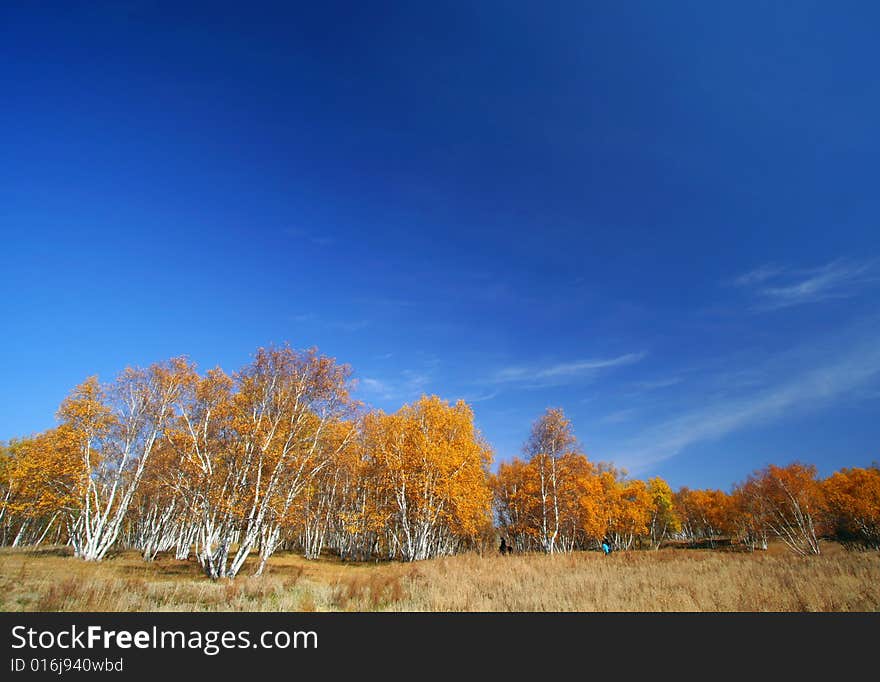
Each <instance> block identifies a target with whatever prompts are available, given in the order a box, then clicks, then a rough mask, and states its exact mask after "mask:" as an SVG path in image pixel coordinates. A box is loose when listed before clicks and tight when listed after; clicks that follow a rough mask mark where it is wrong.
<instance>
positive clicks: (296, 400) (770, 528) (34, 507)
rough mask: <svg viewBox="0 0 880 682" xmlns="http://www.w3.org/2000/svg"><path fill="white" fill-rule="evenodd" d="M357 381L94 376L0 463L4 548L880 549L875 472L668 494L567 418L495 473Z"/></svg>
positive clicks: (372, 554) (258, 363)
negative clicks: (674, 544) (612, 459)
mask: <svg viewBox="0 0 880 682" xmlns="http://www.w3.org/2000/svg"><path fill="white" fill-rule="evenodd" d="M352 390H353V381H352V377H351V370H350V368H349V367H347V366H345V365H340V364H338V363H336V362H335V360H333V359H332V358H328V357H326V356H322V355H320V354H319V353H318V352H317V351H316V350H307V351H298V350H294V349H291V348H290V347H287V346H284V347H280V348H268V349H260V350H258V351H257V353H256V354H255V356H254V359H253V361H252V362H250V363H249V364H248V365H247V366H245V367H243V368H242V369H241V370H239V371H238V372H236V373H234V374H233V375H231V376H230V375H227V374H226V373H224V372H223V371H222V370H221V369H219V368H217V369H212V370H210V371H208V372H205V373H204V374H200V373H199V372H198V371H197V370H196V367H195V366H194V365H193V364H192V363H190V362H189V361H188V360H186V359H185V358H175V359H172V360H169V361H167V362H163V363H157V364H154V365H152V366H150V367H148V368H145V369H140V368H129V369H126V370H125V371H124V372H123V373H122V374H121V375H120V376H119V377H118V378H117V379H116V381H114V382H112V383H110V384H107V385H104V384H101V383H99V382H98V380H97V378H95V377H92V378H89V379H87V380H86V381H85V382H83V383H82V384H80V385H79V386H77V387H76V388H75V389H74V390H73V391H72V392H71V394H70V395H69V396H68V397H67V398H66V399H65V400H64V402H63V403H62V405H61V407H60V408H59V410H58V415H57V416H58V421H59V424H58V426H57V427H56V428H54V429H51V430H49V431H46V432H44V433H40V434H37V435H34V436H32V437H29V438H23V439H19V440H14V441H12V442H10V443H8V444H7V445H6V446H3V447H2V449H0V543H2V544H3V545H11V546H25V545H38V544H40V543H52V544H66V545H69V546H71V547H72V548H73V551H74V553H75V555H76V556H78V557H81V558H83V559H86V560H100V559H102V558H104V557H105V556H106V555H107V553H108V552H109V551H111V550H116V549H132V548H134V549H137V550H139V551H140V552H142V553H143V556H144V558H145V559H146V560H151V559H153V558H155V557H156V555H157V554H158V553H159V552H171V553H173V554H174V555H175V556H177V557H178V558H181V559H184V558H189V557H194V558H195V559H196V560H197V561H198V562H199V564H200V565H201V566H202V568H203V569H204V571H205V573H206V574H207V575H208V576H210V577H212V578H219V577H233V576H235V575H236V574H238V573H239V571H240V570H241V569H242V566H243V565H244V563H245V561H246V560H248V559H249V558H255V561H254V562H253V564H254V570H255V572H256V573H258V574H259V573H262V571H263V570H264V568H265V566H266V562H267V561H268V559H269V558H270V557H271V556H272V554H273V553H274V552H275V551H277V550H278V549H279V548H284V549H290V550H297V551H300V552H302V553H303V554H304V555H305V556H306V557H309V558H316V557H318V556H320V555H321V553H322V552H324V551H331V552H333V553H336V554H337V555H339V556H341V557H343V558H345V559H355V560H368V559H392V560H393V559H400V560H405V561H413V560H418V559H426V558H430V557H435V556H439V555H443V554H452V553H456V552H459V551H463V550H467V549H474V548H484V547H486V546H487V545H491V544H494V542H495V540H494V538H495V537H496V533H497V532H499V531H500V532H501V533H502V534H504V535H506V536H507V537H508V538H509V540H510V542H511V543H512V544H513V545H514V546H515V547H516V548H517V549H519V550H520V551H530V550H539V551H545V552H549V553H553V552H557V551H571V550H575V549H590V548H593V547H595V546H596V545H597V543H599V542H601V541H602V540H603V539H607V540H609V541H611V542H612V543H613V544H614V545H615V546H617V547H618V548H632V547H658V546H659V545H660V544H661V543H662V542H663V541H664V540H667V539H669V538H678V539H685V540H691V541H707V542H709V543H714V542H716V541H717V540H718V539H719V538H721V537H727V538H731V539H733V541H735V542H739V543H743V544H744V545H745V546H747V547H749V548H752V549H755V548H760V547H766V543H767V541H768V539H769V538H771V537H780V538H782V539H783V540H784V541H785V542H787V543H788V544H789V546H791V547H792V549H794V550H795V551H797V552H799V553H818V552H819V542H818V539H819V538H820V537H822V536H823V535H832V536H834V537H836V538H838V539H840V540H843V541H844V542H846V543H848V544H849V545H850V546H863V547H880V470H878V469H877V468H876V467H873V468H870V469H848V470H846V469H845V470H843V471H841V472H838V473H836V474H834V475H833V476H831V477H830V478H828V479H826V480H824V481H820V480H818V479H817V477H816V472H815V469H813V468H810V467H806V466H802V465H792V466H790V467H785V468H779V467H769V468H768V469H766V470H765V471H762V472H759V473H757V474H755V475H754V476H752V477H751V478H750V479H749V480H747V481H746V482H745V483H743V484H742V485H740V486H737V487H736V488H735V489H734V491H733V492H732V493H731V494H727V493H724V492H721V491H691V490H687V489H682V490H681V491H679V492H678V493H673V492H672V490H671V489H670V488H669V486H668V485H667V484H666V483H665V482H664V481H663V480H662V479H660V478H653V479H650V480H648V481H640V480H630V479H627V478H626V476H625V475H624V474H623V472H620V471H618V470H616V469H614V468H613V467H612V466H609V465H604V464H594V463H592V462H590V461H589V460H588V459H587V457H586V456H585V455H584V454H583V453H582V452H580V451H579V450H578V448H577V446H576V441H575V439H574V436H573V433H572V429H571V424H570V423H569V422H568V420H567V419H566V418H565V416H564V415H563V414H562V412H561V411H560V410H548V411H547V413H546V414H544V415H543V416H542V417H541V418H540V419H538V420H537V421H536V423H535V424H534V426H533V428H532V433H531V436H530V438H529V440H528V442H527V443H526V445H525V448H524V452H525V459H523V460H518V459H517V460H514V461H512V462H510V463H505V464H502V465H501V466H500V467H499V470H498V473H497V475H492V474H491V473H490V465H491V450H490V448H489V446H488V445H487V444H486V443H485V441H484V440H483V439H482V438H481V436H480V434H479V433H478V432H477V430H476V429H475V427H474V423H473V413H472V411H471V409H470V407H469V406H468V405H467V404H465V403H464V402H461V401H459V402H458V403H455V404H450V403H448V402H446V401H443V400H441V399H440V398H437V397H423V398H421V399H420V400H418V401H416V402H415V403H413V404H412V405H405V406H403V407H402V408H401V409H400V410H399V411H397V412H395V413H393V414H385V413H384V412H382V411H374V410H366V409H365V408H364V406H363V405H361V404H359V403H358V402H357V401H355V400H354V399H353V398H352V395H351V394H352Z"/></svg>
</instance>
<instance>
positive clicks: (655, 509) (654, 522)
mask: <svg viewBox="0 0 880 682" xmlns="http://www.w3.org/2000/svg"><path fill="white" fill-rule="evenodd" d="M647 493H648V496H649V497H650V506H649V517H650V519H649V522H648V531H649V534H650V538H651V546H652V547H653V548H654V549H659V547H660V545H661V544H662V543H663V541H664V540H665V539H666V538H667V537H669V536H670V535H675V534H677V533H680V532H681V520H680V519H679V518H678V514H676V512H675V501H674V495H673V492H672V489H671V488H670V487H669V484H668V483H667V482H666V481H664V480H663V479H662V478H660V477H659V476H655V477H654V478H652V479H649V480H648V487H647Z"/></svg>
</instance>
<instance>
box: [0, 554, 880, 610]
mask: <svg viewBox="0 0 880 682" xmlns="http://www.w3.org/2000/svg"><path fill="white" fill-rule="evenodd" d="M246 568H247V567H246ZM246 573H247V570H245V571H243V573H242V577H240V578H238V579H236V580H235V581H218V582H211V581H210V580H207V579H206V578H204V577H203V576H202V575H201V574H200V572H199V567H198V565H197V564H196V563H195V562H192V561H175V560H173V559H169V558H160V559H158V560H157V561H155V562H153V563H145V562H143V561H142V560H141V558H140V556H139V555H137V554H135V553H122V554H119V555H117V556H114V557H112V558H110V559H108V560H106V561H104V562H102V563H98V564H93V563H86V562H82V561H79V560H76V559H74V558H72V557H70V556H69V555H68V552H67V551H66V550H63V549H49V548H47V549H42V550H39V551H36V552H25V551H14V550H8V549H7V550H0V610H3V611H21V610H24V611H315V610H317V611H340V610H342V611H374V610H390V611H877V610H880V554H878V553H877V552H870V553H869V552H854V553H850V552H846V551H844V550H843V549H841V548H840V547H838V546H836V545H827V546H826V547H825V551H824V554H823V555H821V556H819V557H812V558H799V557H795V556H793V555H791V554H789V553H787V552H786V551H785V550H784V549H783V548H781V547H771V549H770V550H769V551H767V552H758V553H755V554H748V553H737V552H724V551H711V550H686V549H662V550H660V551H656V552H650V551H639V552H619V553H615V554H613V555H611V556H610V557H608V558H605V557H603V556H601V555H600V554H599V553H594V552H592V553H575V554H571V555H556V556H552V557H551V556H544V555H523V556H511V557H502V556H498V555H491V556H482V557H481V556H479V555H477V554H468V555H462V556H456V557H448V558H442V559H435V560H432V561H424V562H419V563H414V564H403V563H380V564H350V563H342V562H340V561H338V560H335V559H329V558H328V559H325V560H321V561H306V560H304V559H302V558H301V557H299V556H297V555H293V554H280V555H278V556H276V557H274V558H273V559H272V560H271V563H270V568H269V571H268V573H267V574H266V575H264V576H263V577H261V578H255V577H247V576H246Z"/></svg>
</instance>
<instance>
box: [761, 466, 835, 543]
mask: <svg viewBox="0 0 880 682" xmlns="http://www.w3.org/2000/svg"><path fill="white" fill-rule="evenodd" d="M744 489H745V490H746V491H748V494H749V495H750V496H751V501H752V502H753V504H754V505H755V507H756V508H757V509H758V510H759V511H760V518H762V519H763V520H764V522H765V523H766V525H767V528H768V529H769V530H770V532H771V533H772V534H774V535H775V536H776V537H778V538H780V539H781V540H782V541H783V542H784V543H785V544H786V545H787V546H788V547H789V549H791V550H792V551H793V552H795V553H796V554H800V555H802V556H807V555H813V554H819V553H820V548H819V530H818V526H819V523H820V521H821V514H822V507H823V504H824V495H823V490H822V486H821V485H820V483H819V481H818V480H817V478H816V467H814V466H812V465H805V464H800V463H794V464H790V465H788V466H786V467H780V466H775V465H773V464H771V465H769V466H768V467H766V468H765V469H762V470H761V471H759V472H756V473H755V474H753V475H752V476H751V477H749V479H748V481H747V482H746V486H745V488H744Z"/></svg>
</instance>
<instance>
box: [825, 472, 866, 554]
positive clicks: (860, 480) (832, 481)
mask: <svg viewBox="0 0 880 682" xmlns="http://www.w3.org/2000/svg"><path fill="white" fill-rule="evenodd" d="M822 489H823V492H824V496H825V504H826V507H827V510H828V516H829V523H830V525H831V528H832V530H833V532H834V533H835V536H836V537H837V538H838V539H839V540H841V541H842V542H843V543H844V544H846V545H847V546H850V547H852V546H862V547H869V548H873V549H880V468H878V467H877V466H876V465H874V466H872V467H869V468H867V469H861V468H853V469H841V470H840V471H838V472H836V473H835V474H833V475H831V476H830V477H829V478H827V479H825V481H824V482H823V483H822Z"/></svg>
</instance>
